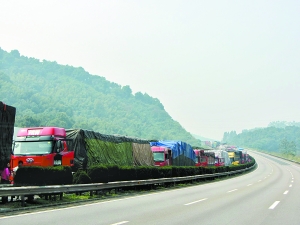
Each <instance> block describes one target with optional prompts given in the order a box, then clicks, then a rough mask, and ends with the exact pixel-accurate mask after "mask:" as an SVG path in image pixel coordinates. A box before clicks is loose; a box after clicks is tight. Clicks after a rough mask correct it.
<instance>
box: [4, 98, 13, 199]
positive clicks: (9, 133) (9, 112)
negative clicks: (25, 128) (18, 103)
mask: <svg viewBox="0 0 300 225" xmlns="http://www.w3.org/2000/svg"><path fill="white" fill-rule="evenodd" d="M15 117H16V108H15V107H13V106H10V105H6V104H5V103H3V102H1V101H0V177H1V173H2V171H3V170H4V168H5V167H6V166H7V163H8V162H10V155H11V152H12V142H13V134H14V125H15ZM9 169H10V170H11V168H9ZM11 178H12V177H11V176H10V177H9V179H10V180H11ZM0 180H1V179H0ZM0 197H1V196H0ZM1 201H2V203H6V202H8V197H1Z"/></svg>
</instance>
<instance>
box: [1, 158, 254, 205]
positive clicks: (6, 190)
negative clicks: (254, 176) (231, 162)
mask: <svg viewBox="0 0 300 225" xmlns="http://www.w3.org/2000/svg"><path fill="white" fill-rule="evenodd" d="M255 166H256V162H255V160H254V159H252V161H251V162H250V163H247V164H242V165H239V166H230V167H224V168H222V167H216V168H211V169H210V170H207V169H208V168H204V170H205V172H210V173H206V174H193V173H194V172H195V169H196V168H197V167H188V168H186V170H184V169H183V167H170V168H161V170H162V171H164V172H165V173H164V174H165V175H166V176H170V172H172V175H178V176H176V177H163V178H157V179H151V178H150V179H136V180H127V181H124V180H123V181H109V179H107V178H105V179H107V180H106V181H109V182H105V183H102V182H96V183H86V184H72V185H70V184H66V185H46V186H12V185H11V186H9V187H8V186H3V187H0V196H2V197H6V196H16V195H18V196H21V197H22V205H24V196H30V195H42V194H48V195H50V194H61V197H62V193H74V192H87V191H99V190H104V189H113V188H123V187H129V186H141V185H153V184H165V183H174V184H175V183H176V182H183V181H197V180H201V179H208V178H217V177H222V176H228V175H233V174H238V173H242V172H245V171H248V170H251V169H253V168H254V167H255ZM127 169H128V170H129V171H127V172H129V174H131V172H132V171H131V172H130V168H127ZM153 169H154V168H153ZM156 169H157V168H156ZM149 170H150V171H151V169H149V168H147V169H146V170H142V169H141V171H143V173H139V176H136V177H137V178H139V177H144V176H145V177H147V176H149V174H150V172H149ZM159 170H160V169H159ZM206 170H207V171H206ZM228 170H230V171H228ZM91 171H93V170H91ZM121 171H123V172H124V170H121ZM125 171H126V170H125ZM136 171H139V170H136ZM145 171H146V172H145ZM154 171H156V172H157V170H154ZM187 171H189V172H187ZM94 172H95V171H94ZM173 172H174V174H173ZM213 172H214V173H213ZM80 173H81V174H82V173H85V172H83V171H81V172H80ZM124 173H125V172H124ZM188 173H190V174H193V175H187V174H188ZM78 174H79V173H78ZM92 174H93V173H92V172H90V176H91V177H93V176H92ZM95 174H96V173H95ZM145 174H147V175H145ZM151 174H153V173H151ZM123 175H124V174H123ZM75 177H76V175H75V176H74V178H75ZM78 177H80V175H79V176H78ZM87 177H88V178H90V177H89V176H87ZM90 179H91V178H90ZM93 179H94V181H95V179H97V176H96V175H95V178H93ZM96 181H97V180H96Z"/></svg>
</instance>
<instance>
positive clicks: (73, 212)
mask: <svg viewBox="0 0 300 225" xmlns="http://www.w3.org/2000/svg"><path fill="white" fill-rule="evenodd" d="M250 155H251V156H253V157H254V158H255V159H256V161H257V163H258V167H257V169H256V170H254V171H253V172H251V173H248V174H246V175H243V176H239V177H235V178H232V179H228V180H223V181H219V182H214V183H209V184H202V185H197V186H192V187H187V188H181V189H176V190H169V191H161V192H156V193H151V194H146V195H140V196H135V197H128V198H122V199H114V200H110V201H101V202H98V203H92V204H88V205H80V206H76V207H69V208H63V209H52V210H48V211H41V212H34V213H27V214H20V215H15V216H7V217H2V218H0V224H1V225H2V224H3V225H16V224H20V225H34V224H39V225H59V224H63V225H69V224H70V225H79V224H80V225H102V224H103V225H112V224H113V225H117V224H126V225H131V224H143V225H146V224H151V225H153V224H172V225H174V224H180V225H188V224H201V225H208V224H212V225H215V224H218V225H226V224H230V225H235V224H238V225H253V224H254V225H256V224H263V225H269V224H270V225H276V224H278V225H279V224H280V225H283V224H284V225H299V224H300V194H299V189H300V182H299V180H300V179H299V177H300V165H298V164H294V163H291V162H288V161H284V160H281V159H278V158H275V157H272V156H268V155H264V154H262V153H257V152H251V153H250Z"/></svg>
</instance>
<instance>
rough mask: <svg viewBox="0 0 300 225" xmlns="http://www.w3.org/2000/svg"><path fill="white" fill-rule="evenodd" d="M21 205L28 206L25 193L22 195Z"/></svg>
mask: <svg viewBox="0 0 300 225" xmlns="http://www.w3.org/2000/svg"><path fill="white" fill-rule="evenodd" d="M21 206H23V207H24V206H26V203H25V196H24V195H21Z"/></svg>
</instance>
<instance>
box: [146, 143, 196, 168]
mask: <svg viewBox="0 0 300 225" xmlns="http://www.w3.org/2000/svg"><path fill="white" fill-rule="evenodd" d="M150 146H151V150H152V153H153V155H154V162H155V165H156V166H167V165H172V166H195V161H196V155H195V152H194V150H193V148H192V146H191V145H189V144H187V143H185V142H182V141H176V140H171V141H168V140H166V141H157V142H150Z"/></svg>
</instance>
